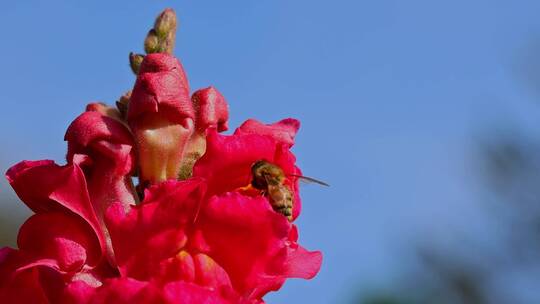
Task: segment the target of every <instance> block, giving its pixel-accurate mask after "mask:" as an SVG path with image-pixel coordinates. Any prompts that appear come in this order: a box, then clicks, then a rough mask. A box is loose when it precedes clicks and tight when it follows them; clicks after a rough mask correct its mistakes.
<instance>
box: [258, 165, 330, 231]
mask: <svg viewBox="0 0 540 304" xmlns="http://www.w3.org/2000/svg"><path fill="white" fill-rule="evenodd" d="M251 174H252V175H253V180H252V181H251V186H252V187H253V188H255V189H258V190H260V191H262V193H263V194H264V195H265V196H267V197H268V199H269V201H270V204H271V205H272V208H273V209H274V210H275V211H276V212H279V213H281V214H283V215H284V216H285V217H287V219H288V220H289V221H291V220H292V215H293V210H292V209H293V192H292V190H291V189H290V188H289V187H288V186H287V185H285V184H284V183H285V179H286V175H285V173H284V172H283V169H281V168H280V167H279V166H277V165H274V164H272V163H270V162H267V161H265V160H259V161H257V162H255V163H254V164H253V165H252V166H251ZM289 176H293V177H296V178H298V179H300V180H303V181H306V182H311V183H317V184H320V185H323V186H328V184H326V183H324V182H321V181H319V180H316V179H314V178H311V177H305V176H301V175H294V174H289Z"/></svg>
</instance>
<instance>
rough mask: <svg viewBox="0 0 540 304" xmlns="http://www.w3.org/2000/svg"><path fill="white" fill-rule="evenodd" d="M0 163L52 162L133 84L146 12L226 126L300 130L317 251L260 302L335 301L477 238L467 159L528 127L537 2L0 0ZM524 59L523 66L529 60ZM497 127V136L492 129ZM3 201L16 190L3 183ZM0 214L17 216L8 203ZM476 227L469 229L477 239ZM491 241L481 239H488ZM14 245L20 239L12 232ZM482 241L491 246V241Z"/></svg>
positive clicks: (475, 190)
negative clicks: (163, 17) (305, 269)
mask: <svg viewBox="0 0 540 304" xmlns="http://www.w3.org/2000/svg"><path fill="white" fill-rule="evenodd" d="M2 6H3V7H2V9H1V10H0V27H1V28H3V29H4V30H3V33H2V44H1V47H0V57H1V58H4V60H3V62H2V70H1V73H0V104H1V105H2V110H3V111H2V116H1V119H0V130H2V131H1V132H0V142H2V143H3V144H2V149H1V150H0V165H1V166H2V168H3V169H7V168H8V166H9V165H11V164H13V163H15V162H17V161H19V160H22V159H43V158H50V159H55V160H57V161H60V162H61V161H62V160H63V155H64V153H65V143H64V142H63V135H64V132H65V128H66V127H67V126H68V125H69V123H70V121H71V120H72V119H73V118H75V117H76V116H77V115H78V114H79V113H80V112H81V111H82V110H83V109H84V106H85V104H86V103H88V102H90V101H94V100H100V101H105V102H109V103H113V102H114V101H115V100H116V98H117V97H118V96H120V95H121V94H122V93H123V92H124V91H126V90H128V89H130V88H131V86H132V84H133V81H134V77H133V76H132V74H131V72H130V70H129V67H128V64H127V55H128V53H129V52H130V51H139V52H140V51H142V40H143V39H144V36H145V33H146V31H147V30H148V28H149V26H150V25H151V23H152V22H153V19H154V17H155V15H156V14H157V13H158V12H159V11H161V10H162V9H163V8H165V7H173V8H174V9H175V10H176V11H177V13H178V15H179V18H180V29H179V32H178V36H177V39H178V42H177V49H176V54H177V55H178V56H179V57H180V59H181V60H182V62H183V64H184V67H185V69H186V71H187V73H188V77H189V81H190V85H191V87H192V88H193V89H197V88H201V87H205V86H208V85H214V86H216V87H217V88H218V89H219V90H220V91H221V92H222V93H223V94H224V95H225V97H226V98H227V100H228V102H229V104H230V110H231V123H230V125H231V127H234V126H238V125H239V124H240V123H241V122H242V121H244V120H245V119H247V118H251V117H254V118H257V119H260V120H262V121H265V122H272V121H276V120H279V119H281V118H284V117H296V118H299V119H300V120H301V121H302V129H301V132H300V134H299V136H298V140H297V145H296V146H295V148H294V150H295V152H296V154H297V156H298V162H299V164H300V165H301V167H302V168H303V171H304V173H305V174H306V175H309V176H313V177H317V178H320V179H323V180H325V181H327V182H329V183H330V184H331V185H332V187H331V188H329V189H320V188H317V187H314V186H306V187H305V188H304V189H303V200H304V206H305V207H304V209H303V210H304V211H303V214H302V216H301V218H300V219H299V221H298V225H299V227H300V233H301V234H300V240H301V242H302V243H303V244H304V245H305V246H306V247H308V248H310V249H320V250H322V251H323V252H324V254H325V260H324V265H323V268H322V270H321V272H320V274H319V276H318V277H316V278H315V279H314V280H312V281H299V280H292V281H289V282H288V283H287V284H286V285H285V287H284V288H283V289H282V291H280V292H279V293H277V294H273V295H271V296H269V297H268V298H267V300H268V302H269V303H298V302H307V303H336V301H346V300H347V299H348V298H349V296H350V295H351V294H354V293H355V292H356V290H357V289H358V290H361V289H363V288H365V287H369V286H370V284H379V283H382V284H384V282H387V281H389V280H391V279H392V278H393V277H394V276H395V273H396V269H399V267H401V266H403V264H404V263H407V260H404V259H403V251H402V248H407V244H408V243H409V242H411V241H412V240H414V239H415V238H418V236H419V235H420V236H421V237H425V238H433V239H437V240H438V241H439V242H442V243H448V244H453V243H455V242H457V241H456V240H461V239H462V237H463V235H469V234H471V233H472V234H475V233H474V231H477V232H478V233H476V234H478V235H480V236H478V237H477V239H478V240H479V241H480V242H486V244H489V242H490V240H489V239H490V238H489V231H490V229H491V228H490V227H491V226H490V223H489V222H488V221H482V220H480V221H478V220H475V221H474V222H475V223H474V224H472V223H471V222H472V219H478V217H480V218H481V217H482V215H481V214H480V211H479V210H480V206H478V203H477V201H478V200H479V197H480V196H481V195H482V194H481V190H479V186H478V185H477V184H478V182H477V178H476V175H477V173H478V168H477V167H475V164H474V156H473V155H474V150H475V143H476V139H477V137H478V136H479V135H481V134H483V133H485V132H489V131H490V130H491V129H492V128H493V126H495V125H497V126H499V125H501V123H502V125H506V124H509V125H512V126H516V127H518V128H522V129H526V130H533V129H537V130H539V127H540V126H539V124H540V120H538V113H539V111H538V110H539V109H538V106H539V103H537V100H536V98H537V97H538V95H537V92H535V90H534V89H532V88H531V87H530V86H527V85H524V81H520V77H521V76H520V75H522V74H523V73H522V71H523V69H526V68H527V66H526V65H527V64H526V63H524V62H523V61H522V58H526V57H527V56H529V55H530V54H529V53H528V50H529V48H530V47H531V43H532V42H535V41H538V38H539V37H540V20H539V19H538V16H537V15H538V11H539V9H540V2H538V1H487V0H484V1H480V0H476V1H465V0H454V1H428V0H426V1H416V0H411V1H390V0H380V1H353V0H336V1H318V0H309V1H308V0H296V1H286V0H272V1H270V0H258V1H234V2H233V1H204V0H203V1H151V0H146V1H142V0H135V1H124V2H122V3H120V1H114V2H113V1H102V0H100V1H77V2H75V1H67V0H66V1H59V0H49V1H37V0H28V1H25V2H24V3H23V2H22V1H10V2H7V3H3V4H2ZM524 65H525V66H524ZM503 131H504V129H503ZM0 191H1V192H4V193H5V194H6V195H7V196H9V197H12V195H13V194H12V192H11V190H10V189H9V187H8V186H7V185H6V182H5V181H2V182H1V183H0ZM0 208H2V209H1V210H2V211H1V212H0V219H1V220H5V219H7V218H15V219H17V221H18V223H20V222H21V221H22V220H23V218H24V217H25V216H27V215H28V211H26V210H25V209H24V207H22V205H17V204H16V203H15V201H13V200H5V201H2V203H1V205H0ZM471 231H472V232H471ZM486 231H487V232H488V233H487V235H488V237H483V236H482V235H486V233H485V232H486ZM13 235H14V232H13ZM486 246H489V245H486Z"/></svg>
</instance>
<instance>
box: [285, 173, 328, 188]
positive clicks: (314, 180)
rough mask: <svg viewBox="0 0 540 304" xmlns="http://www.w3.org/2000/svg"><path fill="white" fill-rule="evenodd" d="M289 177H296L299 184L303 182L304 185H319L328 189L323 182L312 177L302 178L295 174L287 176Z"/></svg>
mask: <svg viewBox="0 0 540 304" xmlns="http://www.w3.org/2000/svg"><path fill="white" fill-rule="evenodd" d="M288 175H289V176H293V177H296V178H298V180H299V181H301V182H304V183H307V184H318V185H321V186H325V187H330V185H329V184H327V183H325V182H323V181H320V180H318V179H314V178H312V177H307V176H302V175H296V174H288Z"/></svg>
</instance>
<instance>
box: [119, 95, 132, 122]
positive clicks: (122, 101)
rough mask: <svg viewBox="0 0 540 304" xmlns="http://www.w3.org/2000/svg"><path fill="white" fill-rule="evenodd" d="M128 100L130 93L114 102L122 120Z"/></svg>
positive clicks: (124, 116)
mask: <svg viewBox="0 0 540 304" xmlns="http://www.w3.org/2000/svg"><path fill="white" fill-rule="evenodd" d="M130 98H131V91H127V92H126V93H125V94H124V95H122V96H121V97H120V99H119V100H118V101H117V102H116V108H117V109H118V111H120V115H121V117H122V119H125V118H126V114H127V110H128V105H129V99H130Z"/></svg>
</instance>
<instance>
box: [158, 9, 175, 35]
mask: <svg viewBox="0 0 540 304" xmlns="http://www.w3.org/2000/svg"><path fill="white" fill-rule="evenodd" d="M176 22H177V20H176V13H175V12H174V10H173V9H171V8H168V9H166V10H164V11H163V12H161V14H159V16H158V17H157V18H156V22H155V23H154V30H155V31H156V33H157V35H158V36H159V37H162V38H164V37H166V36H167V34H168V33H169V32H176Z"/></svg>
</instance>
